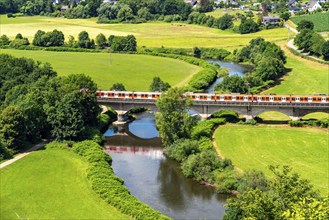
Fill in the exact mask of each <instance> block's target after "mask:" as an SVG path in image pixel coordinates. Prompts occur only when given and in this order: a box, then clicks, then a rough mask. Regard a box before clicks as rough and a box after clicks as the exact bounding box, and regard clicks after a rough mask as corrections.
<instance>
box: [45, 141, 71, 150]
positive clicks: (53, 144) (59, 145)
mask: <svg viewBox="0 0 329 220" xmlns="http://www.w3.org/2000/svg"><path fill="white" fill-rule="evenodd" d="M68 147H69V145H68V143H67V142H58V141H52V142H50V143H48V144H46V146H45V148H46V149H65V150H67V149H68Z"/></svg>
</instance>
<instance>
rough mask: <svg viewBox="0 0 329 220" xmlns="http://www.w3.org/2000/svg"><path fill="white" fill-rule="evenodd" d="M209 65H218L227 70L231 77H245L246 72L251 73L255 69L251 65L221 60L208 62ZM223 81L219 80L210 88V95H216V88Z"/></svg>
mask: <svg viewBox="0 0 329 220" xmlns="http://www.w3.org/2000/svg"><path fill="white" fill-rule="evenodd" d="M207 62H208V63H211V64H218V65H220V67H221V68H224V69H227V70H228V72H229V76H233V75H237V76H243V75H244V74H245V73H246V72H249V71H251V70H252V69H253V66H251V65H245V64H238V63H234V62H227V61H220V60H207ZM221 81H223V78H217V79H216V80H215V82H214V83H213V84H212V85H211V86H209V88H208V89H207V92H208V93H214V91H215V86H216V85H217V84H218V83H220V82H221Z"/></svg>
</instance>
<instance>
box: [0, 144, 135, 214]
mask: <svg viewBox="0 0 329 220" xmlns="http://www.w3.org/2000/svg"><path fill="white" fill-rule="evenodd" d="M86 169H87V163H86V162H85V161H83V160H82V159H81V158H80V157H79V156H77V155H76V154H74V153H72V152H69V151H65V150H50V149H47V150H41V151H37V152H34V153H32V154H30V155H28V156H26V157H25V158H23V159H21V160H19V161H17V162H15V163H14V164H12V165H10V166H8V167H5V168H3V169H1V171H0V179H1V185H0V186H1V188H0V192H1V193H0V218H1V219H41V218H42V219H129V217H128V216H126V215H123V214H122V213H120V212H119V211H118V210H117V209H115V208H114V207H112V206H110V205H108V204H106V203H105V202H104V201H103V200H101V199H100V198H99V197H98V196H97V195H96V194H95V193H94V192H93V191H92V189H91V187H90V185H89V183H88V182H87V179H86V176H85V175H86V174H85V172H86Z"/></svg>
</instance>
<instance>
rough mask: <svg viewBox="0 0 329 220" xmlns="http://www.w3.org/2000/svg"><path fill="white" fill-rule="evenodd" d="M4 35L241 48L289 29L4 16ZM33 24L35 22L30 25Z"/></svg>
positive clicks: (276, 38) (282, 34) (283, 36)
mask: <svg viewBox="0 0 329 220" xmlns="http://www.w3.org/2000/svg"><path fill="white" fill-rule="evenodd" d="M0 18H1V22H0V28H1V34H6V35H7V36H8V37H10V38H14V37H15V36H16V34H17V33H21V34H22V35H23V36H25V37H28V38H29V39H30V41H32V39H33V36H34V34H35V33H36V31H37V30H39V29H42V30H44V31H52V30H53V29H58V30H60V31H63V33H64V34H65V36H66V37H68V36H69V35H72V36H74V37H76V38H77V36H78V34H79V32H81V31H83V30H85V31H87V32H88V33H89V34H90V36H91V37H92V38H95V37H96V36H97V35H98V34H99V33H103V34H105V35H106V36H109V35H111V34H113V35H128V34H133V35H135V36H136V38H137V44H138V46H140V47H141V46H147V47H161V46H164V47H175V48H192V47H195V46H199V47H217V48H218V47H225V48H231V47H239V46H244V45H247V44H248V42H249V41H250V40H251V39H253V38H255V37H264V38H265V39H267V40H270V41H280V40H285V39H286V38H287V33H288V31H287V29H286V28H278V29H271V30H264V31H261V32H258V33H253V34H245V35H241V34H237V33H233V32H232V31H230V30H225V31H222V30H219V29H215V28H208V27H203V26H200V25H189V24H186V23H164V22H151V23H143V24H97V23H96V19H95V18H92V19H65V18H51V17H42V16H33V17H17V18H7V17H6V16H5V15H1V16H0ZM30 21H31V22H30Z"/></svg>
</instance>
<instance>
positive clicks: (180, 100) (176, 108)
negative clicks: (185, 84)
mask: <svg viewBox="0 0 329 220" xmlns="http://www.w3.org/2000/svg"><path fill="white" fill-rule="evenodd" d="M156 105H157V107H158V109H159V114H157V115H156V122H157V126H158V129H159V134H160V136H161V138H162V142H163V144H164V146H165V147H167V146H170V145H171V144H173V143H174V142H175V141H176V140H178V139H180V138H188V137H189V136H190V131H191V128H192V126H193V120H192V118H191V117H190V116H189V115H188V112H187V111H188V108H189V107H190V105H191V102H190V101H189V100H188V99H186V97H184V96H183V90H182V89H178V88H171V89H169V90H168V91H167V92H166V93H163V94H162V95H161V97H160V98H158V99H157V103H156Z"/></svg>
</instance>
